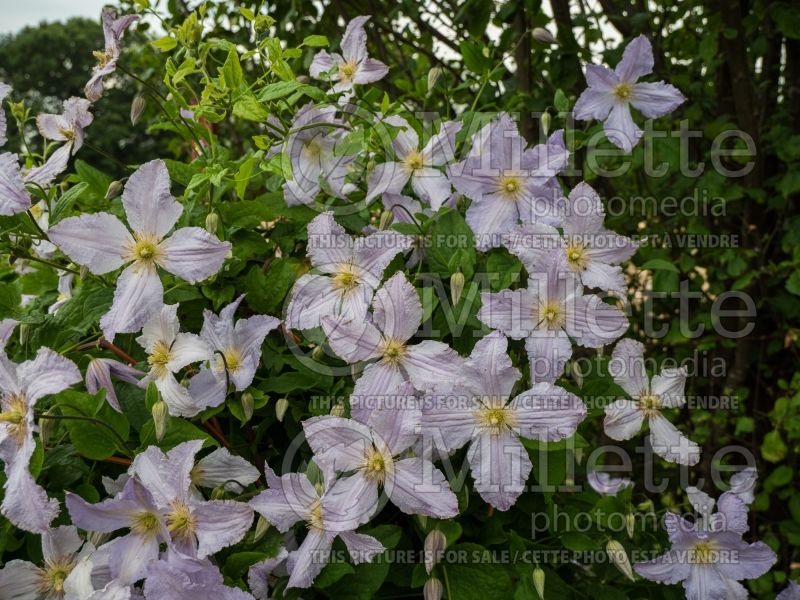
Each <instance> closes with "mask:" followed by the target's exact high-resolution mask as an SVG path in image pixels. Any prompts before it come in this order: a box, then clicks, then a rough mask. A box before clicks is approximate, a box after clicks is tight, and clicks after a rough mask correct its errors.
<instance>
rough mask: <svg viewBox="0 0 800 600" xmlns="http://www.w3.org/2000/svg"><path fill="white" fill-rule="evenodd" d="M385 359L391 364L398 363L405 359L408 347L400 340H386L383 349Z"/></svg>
mask: <svg viewBox="0 0 800 600" xmlns="http://www.w3.org/2000/svg"><path fill="white" fill-rule="evenodd" d="M381 354H383V360H384V361H385V362H387V363H388V364H390V365H397V364H399V363H400V361H402V360H403V356H405V354H406V347H405V345H404V344H403V342H401V341H399V340H391V339H390V340H386V341H385V342H384V343H383V348H382V349H381Z"/></svg>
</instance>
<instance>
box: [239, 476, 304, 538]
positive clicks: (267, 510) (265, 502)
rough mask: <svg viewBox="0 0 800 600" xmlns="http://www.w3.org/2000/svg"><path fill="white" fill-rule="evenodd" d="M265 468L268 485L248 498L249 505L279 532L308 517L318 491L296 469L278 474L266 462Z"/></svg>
mask: <svg viewBox="0 0 800 600" xmlns="http://www.w3.org/2000/svg"><path fill="white" fill-rule="evenodd" d="M265 471H266V476H267V485H269V488H268V489H266V490H264V491H263V492H261V493H260V494H258V495H257V496H256V497H255V498H253V499H252V500H250V502H249V504H250V507H251V508H252V509H253V510H255V511H256V512H257V513H259V514H260V515H262V516H263V517H264V518H265V519H266V520H267V521H268V522H269V523H270V524H272V525H274V526H275V527H276V528H277V529H278V531H280V532H286V531H288V530H289V528H290V527H291V526H292V525H294V524H295V523H297V522H298V521H301V520H307V519H309V518H310V514H311V510H312V508H313V507H314V505H315V504H316V503H318V502H319V494H318V493H317V490H316V489H315V488H314V486H313V485H312V483H311V482H310V481H309V480H308V477H306V476H305V475H302V474H299V473H287V474H286V475H282V476H281V477H278V476H277V475H276V474H275V472H274V471H273V470H272V469H270V468H269V465H265Z"/></svg>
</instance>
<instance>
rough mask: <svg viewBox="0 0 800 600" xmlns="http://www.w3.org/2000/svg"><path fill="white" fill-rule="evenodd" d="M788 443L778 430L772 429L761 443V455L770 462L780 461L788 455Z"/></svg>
mask: <svg viewBox="0 0 800 600" xmlns="http://www.w3.org/2000/svg"><path fill="white" fill-rule="evenodd" d="M786 451H787V448H786V444H785V443H784V442H783V439H782V438H781V434H780V433H779V432H778V431H770V432H769V433H768V434H767V435H765V436H764V442H763V443H762V444H761V456H763V457H764V460H766V461H769V462H773V463H776V462H780V461H782V460H783V459H784V458H785V457H786Z"/></svg>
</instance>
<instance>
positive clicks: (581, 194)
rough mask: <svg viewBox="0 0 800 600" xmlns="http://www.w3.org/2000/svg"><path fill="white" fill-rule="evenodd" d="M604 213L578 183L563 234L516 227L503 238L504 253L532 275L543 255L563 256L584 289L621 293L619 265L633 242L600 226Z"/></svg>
mask: <svg viewBox="0 0 800 600" xmlns="http://www.w3.org/2000/svg"><path fill="white" fill-rule="evenodd" d="M604 216H605V211H604V209H603V202H602V200H600V196H598V195H597V192H595V191H594V190H593V189H592V188H591V186H589V185H588V184H586V183H579V184H578V185H577V186H575V188H574V189H573V190H572V191H571V192H570V194H569V202H568V203H567V206H566V210H565V214H564V217H563V219H562V227H563V230H564V233H563V235H561V234H559V233H558V231H557V230H556V229H555V228H554V227H551V226H550V225H546V224H544V223H528V224H525V225H522V226H519V227H517V228H516V229H515V230H513V231H512V232H511V233H510V234H509V235H508V236H506V237H505V238H504V239H503V244H504V245H505V246H506V248H508V250H509V251H510V252H511V253H512V254H515V255H516V256H518V257H519V258H520V260H521V261H522V263H523V264H524V265H525V268H526V269H527V271H528V272H529V273H530V272H535V271H536V270H538V268H539V267H540V266H541V265H542V264H543V263H544V262H545V260H546V258H547V254H548V253H550V252H551V251H552V249H554V248H556V249H558V250H559V251H560V252H562V253H563V255H564V259H565V261H566V265H567V267H569V270H570V271H572V272H573V273H575V275H576V277H578V279H580V281H581V283H583V285H585V286H586V287H594V288H600V289H601V290H606V291H614V292H619V293H620V294H624V293H625V278H624V276H623V274H622V268H621V267H620V266H619V265H620V264H621V263H623V262H624V261H626V260H628V259H629V258H630V257H631V256H632V255H633V253H634V252H636V247H637V246H636V243H635V242H634V241H633V240H631V239H630V238H627V237H624V236H621V235H617V234H616V233H614V232H613V231H609V230H607V229H605V228H604V227H603V218H604Z"/></svg>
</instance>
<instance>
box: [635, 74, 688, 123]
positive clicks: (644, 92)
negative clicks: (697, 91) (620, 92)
mask: <svg viewBox="0 0 800 600" xmlns="http://www.w3.org/2000/svg"><path fill="white" fill-rule="evenodd" d="M685 101H686V98H685V97H684V95H683V94H681V93H680V91H678V88H676V87H675V86H672V85H670V84H668V83H664V82H663V81H657V82H655V83H637V84H636V85H635V86H633V92H632V93H631V104H632V105H633V107H634V108H636V109H637V110H638V111H639V112H640V113H642V114H643V115H644V116H645V117H648V118H650V119H656V118H658V117H663V116H664V115H668V114H669V113H671V112H672V111H673V110H675V109H676V108H678V107H679V106H680V105H681V104H683V103H684V102H685Z"/></svg>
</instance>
